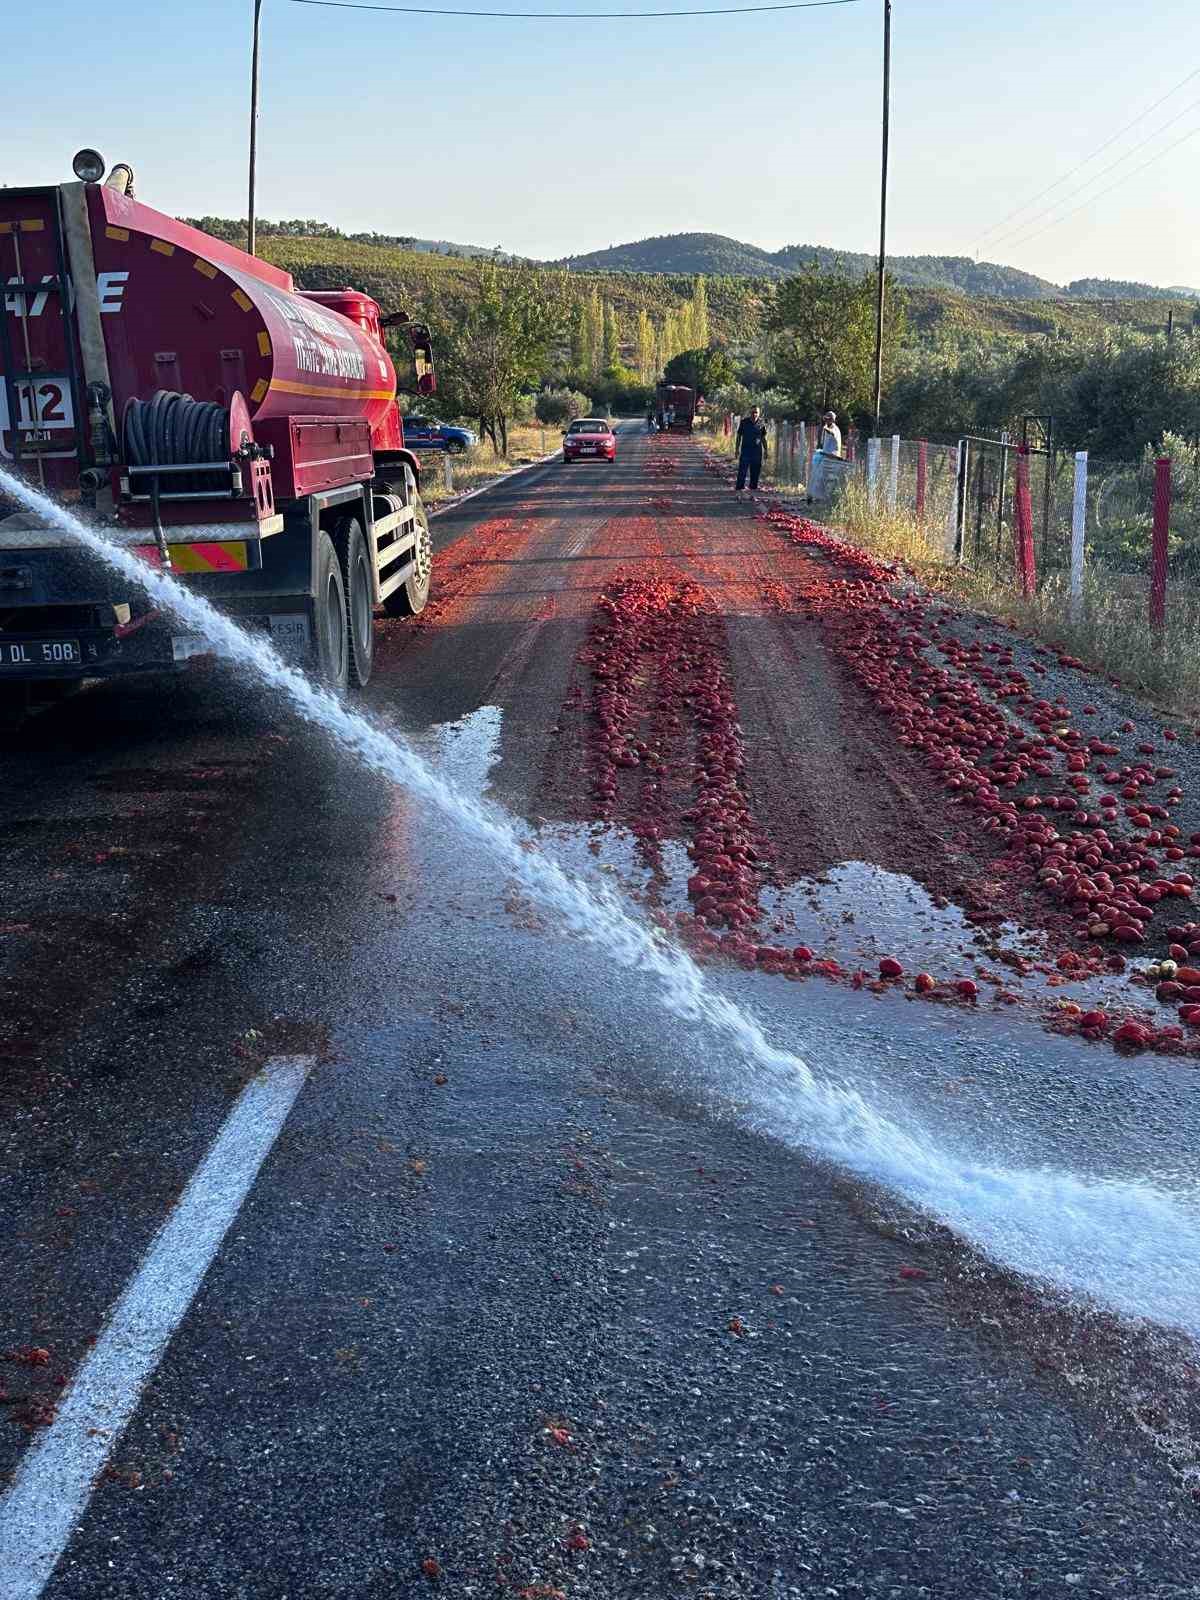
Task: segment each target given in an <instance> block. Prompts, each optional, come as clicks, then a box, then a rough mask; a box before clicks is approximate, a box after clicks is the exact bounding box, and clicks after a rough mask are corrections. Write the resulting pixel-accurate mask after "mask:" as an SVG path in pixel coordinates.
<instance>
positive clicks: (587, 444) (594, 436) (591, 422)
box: [563, 417, 617, 466]
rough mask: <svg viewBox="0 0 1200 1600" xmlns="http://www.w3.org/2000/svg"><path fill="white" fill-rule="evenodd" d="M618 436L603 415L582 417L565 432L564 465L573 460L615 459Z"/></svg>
mask: <svg viewBox="0 0 1200 1600" xmlns="http://www.w3.org/2000/svg"><path fill="white" fill-rule="evenodd" d="M616 459H617V436H616V434H615V433H614V432H613V431H612V426H611V424H609V423H608V422H606V421H605V420H604V418H603V417H580V418H579V420H578V421H577V422H573V423H572V424H571V426H570V427H569V428H568V429H567V430H566V432H565V433H564V434H563V465H564V466H566V465H567V464H568V463H569V462H571V461H615V460H616Z"/></svg>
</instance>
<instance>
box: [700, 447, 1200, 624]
mask: <svg viewBox="0 0 1200 1600" xmlns="http://www.w3.org/2000/svg"><path fill="white" fill-rule="evenodd" d="M736 428H737V419H736V418H726V419H723V421H722V424H721V426H720V430H719V434H718V445H719V447H720V448H723V449H724V450H725V451H726V452H727V453H729V454H732V453H733V452H734V448H735V446H734V435H735V434H736ZM816 439H817V430H816V428H815V427H813V426H811V425H806V424H804V423H795V422H787V421H776V422H771V423H770V424H768V438H767V451H766V457H765V474H764V478H765V481H766V482H767V483H769V484H770V485H771V486H772V487H773V488H774V489H776V490H777V491H779V492H781V493H782V494H783V495H784V497H785V498H794V499H797V500H799V501H800V502H801V503H802V504H804V505H805V506H808V507H811V514H812V515H813V516H814V517H818V518H820V519H821V520H827V521H830V522H832V523H834V524H835V525H836V524H837V523H838V522H839V521H840V522H843V523H846V524H847V525H848V526H850V527H851V528H852V529H853V527H854V526H855V525H856V524H857V523H860V522H862V521H863V519H864V517H866V518H867V519H873V520H874V521H876V522H878V521H880V520H888V519H891V520H892V521H894V522H896V523H901V522H903V523H908V524H911V525H912V526H913V529H914V531H915V533H917V534H919V537H920V545H921V548H922V551H923V553H924V554H925V555H926V556H927V557H928V558H931V559H934V560H942V561H944V562H946V563H947V564H948V565H954V566H956V567H959V568H963V569H966V570H967V571H968V572H970V573H974V574H976V575H978V576H979V577H980V578H981V579H983V580H986V581H987V582H988V583H990V584H991V585H992V586H993V587H994V588H996V589H1000V590H1002V589H1004V588H1005V587H1010V588H1011V589H1012V591H1013V593H1014V594H1015V595H1017V594H1019V595H1022V596H1023V597H1024V598H1026V599H1031V598H1034V597H1037V596H1042V597H1045V596H1047V595H1055V596H1057V595H1059V594H1061V596H1062V598H1063V601H1064V604H1065V605H1066V606H1068V607H1069V608H1070V609H1071V611H1072V612H1073V613H1075V614H1077V615H1078V614H1081V613H1082V612H1084V611H1086V610H1087V609H1089V608H1093V609H1095V608H1099V607H1104V608H1107V610H1108V611H1109V612H1111V613H1112V614H1113V616H1114V618H1115V617H1116V616H1117V615H1118V614H1120V615H1122V616H1124V617H1125V618H1126V619H1127V620H1134V619H1136V618H1137V616H1138V615H1139V614H1140V616H1141V618H1142V620H1143V621H1144V622H1145V623H1146V624H1148V625H1149V626H1150V628H1151V629H1152V630H1153V629H1160V628H1162V627H1164V626H1172V627H1174V628H1178V629H1182V630H1184V631H1186V630H1187V629H1189V628H1191V629H1196V630H1198V631H1197V632H1196V636H1195V644H1193V646H1192V649H1193V652H1194V651H1195V645H1196V644H1200V445H1196V446H1181V445H1180V442H1178V441H1177V442H1176V447H1175V450H1174V454H1173V455H1172V456H1171V457H1166V456H1159V455H1156V454H1155V453H1153V452H1152V451H1150V450H1146V451H1145V452H1143V454H1142V455H1141V456H1140V457H1138V458H1136V459H1132V460H1131V459H1121V460H1118V459H1104V458H1089V457H1088V456H1087V454H1086V453H1084V452H1079V453H1076V452H1071V451H1064V450H1054V451H1048V450H1046V449H1044V448H1040V447H1035V446H1025V445H1022V444H1021V443H1020V442H1018V441H1016V440H1013V439H1009V438H1007V437H1003V436H1002V437H1001V438H999V439H994V438H979V437H972V436H965V437H964V438H962V439H960V440H959V441H958V442H957V443H955V444H950V445H947V444H937V443H933V442H929V441H925V440H920V439H905V438H903V437H900V436H894V437H890V438H883V439H866V440H863V441H862V442H861V443H860V442H858V441H848V442H847V443H848V448H847V450H846V451H845V453H844V458H843V459H842V460H840V461H836V462H833V463H831V464H830V465H831V466H832V467H833V468H835V470H832V471H824V472H823V471H822V470H821V467H820V463H819V462H818V460H817V454H818V453H817V450H816ZM810 489H811V490H812V491H814V492H813V493H812V495H811V498H810Z"/></svg>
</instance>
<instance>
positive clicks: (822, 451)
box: [808, 411, 842, 505]
mask: <svg viewBox="0 0 1200 1600" xmlns="http://www.w3.org/2000/svg"><path fill="white" fill-rule="evenodd" d="M841 454H842V430H841V429H840V428H839V427H838V424H837V412H836V411H827V412H826V413H825V415H824V417H822V419H821V437H820V440H819V442H818V444H817V451H816V454H815V455H814V456H813V465H812V481H811V482H810V483H809V485H808V503H809V504H810V505H811V504H812V502H813V501H814V500H824V499H825V498H826V496H827V495H828V493H829V488H828V485H827V483H826V478H827V476H828V472H827V468H826V462H828V461H838V460H840V459H841Z"/></svg>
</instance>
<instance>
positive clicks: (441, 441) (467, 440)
mask: <svg viewBox="0 0 1200 1600" xmlns="http://www.w3.org/2000/svg"><path fill="white" fill-rule="evenodd" d="M404 442H405V444H406V445H407V446H408V447H409V449H410V450H444V451H445V452H446V454H447V455H451V456H461V455H462V453H463V451H464V450H469V449H470V448H471V446H472V445H473V444H478V443H479V438H478V435H477V434H474V433H472V432H471V430H470V428H456V427H454V426H453V425H452V424H451V423H449V422H439V421H438V420H437V418H436V417H405V419H404Z"/></svg>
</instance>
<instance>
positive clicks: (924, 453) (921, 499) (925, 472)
mask: <svg viewBox="0 0 1200 1600" xmlns="http://www.w3.org/2000/svg"><path fill="white" fill-rule="evenodd" d="M928 476H929V446H928V444H926V442H925V440H924V439H918V440H917V521H918V522H924V520H925V487H926V483H927V480H928Z"/></svg>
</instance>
